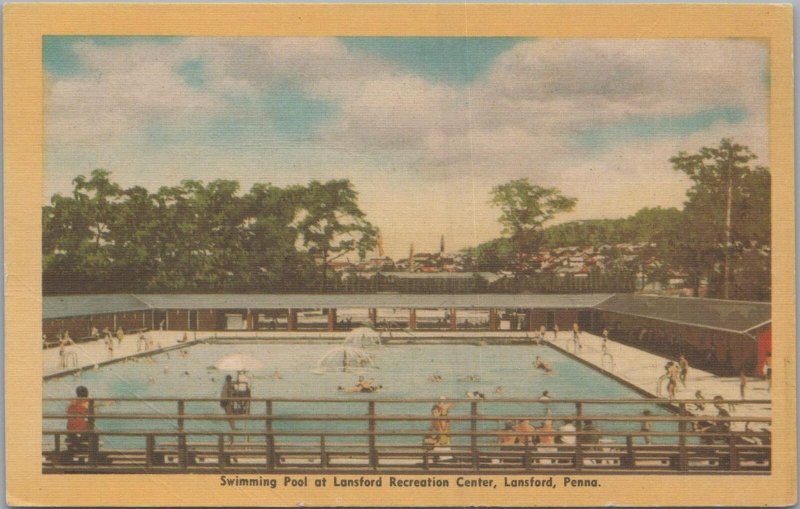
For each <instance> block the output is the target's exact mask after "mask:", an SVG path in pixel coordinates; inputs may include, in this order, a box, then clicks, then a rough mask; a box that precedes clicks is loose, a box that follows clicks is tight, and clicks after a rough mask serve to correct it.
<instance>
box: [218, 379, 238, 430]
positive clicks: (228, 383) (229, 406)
mask: <svg viewBox="0 0 800 509" xmlns="http://www.w3.org/2000/svg"><path fill="white" fill-rule="evenodd" d="M235 392H236V388H235V387H234V385H233V377H232V376H231V375H226V376H225V384H224V385H223V386H222V391H221V392H220V394H219V406H221V407H222V409H223V410H224V411H225V415H227V416H229V417H230V418H229V419H228V425H229V426H230V427H231V430H232V431H236V421H234V419H233V414H234V411H233V405H234V402H233V400H232V399H231V398H233V397H234V394H235ZM230 442H231V443H233V435H231V438H230Z"/></svg>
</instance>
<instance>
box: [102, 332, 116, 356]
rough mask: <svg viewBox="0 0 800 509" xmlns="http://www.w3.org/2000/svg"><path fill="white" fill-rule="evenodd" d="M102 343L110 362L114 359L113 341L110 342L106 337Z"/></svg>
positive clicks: (109, 338)
mask: <svg viewBox="0 0 800 509" xmlns="http://www.w3.org/2000/svg"><path fill="white" fill-rule="evenodd" d="M104 342H105V344H106V350H107V351H108V360H111V359H113V358H114V340H112V339H111V337H107V338H106V339H105V340H104Z"/></svg>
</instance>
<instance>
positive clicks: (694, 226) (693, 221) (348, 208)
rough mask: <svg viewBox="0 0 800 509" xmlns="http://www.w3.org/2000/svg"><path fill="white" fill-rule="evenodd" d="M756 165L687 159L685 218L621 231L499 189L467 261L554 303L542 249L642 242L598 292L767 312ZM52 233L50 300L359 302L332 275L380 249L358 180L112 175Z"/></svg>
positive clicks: (649, 215)
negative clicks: (183, 296)
mask: <svg viewBox="0 0 800 509" xmlns="http://www.w3.org/2000/svg"><path fill="white" fill-rule="evenodd" d="M755 159H756V156H755V154H753V153H752V152H750V150H749V149H748V148H747V147H746V146H743V145H740V144H737V143H734V142H733V141H732V140H729V139H723V140H722V141H721V142H720V144H719V145H718V146H716V147H702V148H701V149H700V150H699V151H698V152H697V153H694V154H687V153H679V154H678V155H676V156H675V157H673V158H671V160H670V162H671V164H672V166H673V168H674V169H675V170H676V171H679V172H681V173H683V174H685V175H686V176H687V177H688V178H689V180H690V181H691V186H690V188H689V189H688V191H687V195H686V202H685V203H684V207H683V209H681V210H679V209H676V208H669V209H662V208H644V209H642V210H640V211H638V212H637V213H636V214H634V215H633V216H631V217H628V218H622V219H601V220H586V221H573V222H567V223H563V224H556V225H549V224H548V223H551V222H552V221H553V220H554V219H555V218H556V217H557V216H558V215H559V214H562V213H564V212H568V211H570V210H572V209H573V208H574V207H575V205H576V203H577V200H576V199H575V198H571V197H568V196H564V195H563V194H562V193H561V191H559V190H558V189H556V188H547V187H542V186H538V185H535V184H533V183H531V182H530V181H529V180H528V179H518V180H513V181H510V182H507V183H504V184H501V185H498V186H496V187H494V188H493V190H492V192H491V200H492V203H493V204H494V205H495V206H496V207H498V208H499V209H500V211H501V217H500V223H501V225H502V227H503V236H502V237H499V238H497V239H493V240H490V241H488V242H485V243H483V244H480V245H478V246H476V247H474V248H469V249H467V250H465V251H466V254H467V255H468V257H467V258H468V259H471V260H472V262H471V264H470V265H469V266H468V267H465V268H466V269H467V270H475V271H487V272H500V271H508V272H510V273H512V274H513V280H511V281H504V282H503V285H505V286H504V288H506V287H507V289H508V290H509V291H542V288H539V287H540V286H541V287H543V285H544V286H548V285H549V286H548V287H552V288H557V287H558V284H560V283H559V281H557V280H553V281H551V279H552V278H549V279H548V278H544V279H543V275H542V274H537V273H536V268H535V266H533V265H531V264H530V263H529V261H530V259H531V257H532V256H535V255H536V254H537V253H538V252H539V250H541V249H543V248H558V247H566V246H578V247H587V246H595V247H597V246H602V245H605V244H608V245H612V246H613V245H616V244H619V243H633V242H635V243H644V244H646V248H645V249H643V250H642V251H641V252H639V253H638V256H637V257H635V258H636V259H633V260H631V259H630V256H623V253H618V252H616V251H612V257H611V259H610V260H608V261H607V263H606V264H605V267H604V269H603V274H602V276H603V277H602V278H600V274H597V273H593V274H590V275H589V276H590V277H591V278H593V279H592V280H593V281H595V280H596V281H602V282H603V283H602V284H603V285H611V286H613V285H615V284H617V283H615V281H619V282H622V283H624V284H623V286H625V287H626V288H627V287H628V286H629V281H630V280H631V275H632V274H634V273H638V272H642V271H644V272H645V274H644V275H645V277H646V278H647V279H648V281H666V280H668V279H669V277H670V274H671V273H672V272H674V271H679V272H682V273H685V274H686V278H687V281H688V283H689V285H690V286H691V287H692V288H693V289H694V291H695V294H697V292H699V289H700V286H701V284H702V283H704V282H705V283H706V284H707V287H708V295H709V296H714V297H720V298H737V299H747V300H769V298H770V288H771V284H770V276H771V272H770V257H769V246H770V232H771V228H770V174H769V170H768V169H767V168H764V167H761V166H755V165H753V164H752V162H753V161H754V160H755ZM42 225H43V238H42V254H43V291H44V293H45V294H67V293H122V292H179V291H184V292H202V291H208V292H225V291H227V292H233V291H237V292H320V291H321V292H326V291H353V289H352V288H350V286H352V287H353V288H360V287H361V286H360V285H356V284H349V283H345V282H343V281H342V280H341V278H340V276H339V275H337V274H334V273H333V271H330V270H329V264H330V263H331V262H332V261H334V260H336V259H338V258H340V257H343V256H345V255H347V254H349V253H356V254H358V256H359V257H361V258H362V259H363V258H364V257H365V256H366V254H367V253H368V252H369V251H370V250H372V249H373V248H374V247H375V246H376V244H377V237H378V229H377V228H376V227H375V226H374V225H372V224H371V223H370V222H369V221H368V220H367V218H366V215H365V213H364V212H363V211H362V210H361V209H360V208H359V206H358V193H357V192H356V190H355V189H354V187H353V185H352V183H351V182H349V181H348V180H330V181H327V182H318V181H312V182H309V183H308V184H306V185H291V186H286V187H278V186H274V185H271V184H255V185H253V186H252V188H251V189H250V190H249V191H247V192H245V193H242V192H241V190H240V186H239V183H238V182H235V181H231V180H224V179H220V180H215V181H213V182H210V183H203V182H201V181H198V180H184V181H182V182H181V183H180V184H179V185H175V186H165V187H161V188H159V189H158V190H157V191H156V192H150V191H148V190H147V189H145V188H143V187H140V186H134V187H131V188H128V189H124V188H122V187H121V186H120V185H119V184H117V183H115V182H113V181H112V179H111V174H110V172H108V171H106V170H102V169H98V170H95V171H93V172H92V173H91V174H90V175H89V176H88V177H86V176H78V177H77V178H75V179H74V181H73V189H72V192H71V194H69V195H61V194H56V195H54V196H53V197H52V198H51V200H50V204H49V205H47V206H44V207H43V209H42ZM616 255H619V256H616ZM653 259H655V260H657V263H649V264H646V265H645V264H644V263H643V262H644V261H645V260H653ZM543 281H544V282H543ZM545 283H546V284H545ZM622 283H620V284H622ZM570 284H571V283H570ZM348 285H349V286H348ZM531 285H533V286H531Z"/></svg>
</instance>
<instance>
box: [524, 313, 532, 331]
mask: <svg viewBox="0 0 800 509" xmlns="http://www.w3.org/2000/svg"><path fill="white" fill-rule="evenodd" d="M525 319H526V320H528V332H531V331H532V330H533V310H532V309H526V310H525Z"/></svg>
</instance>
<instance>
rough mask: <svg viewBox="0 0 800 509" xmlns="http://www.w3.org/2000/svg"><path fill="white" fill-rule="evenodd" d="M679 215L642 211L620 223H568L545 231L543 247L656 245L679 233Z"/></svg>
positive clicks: (673, 211)
mask: <svg viewBox="0 0 800 509" xmlns="http://www.w3.org/2000/svg"><path fill="white" fill-rule="evenodd" d="M681 218H682V213H681V211H680V210H678V209H676V208H668V209H662V208H661V207H656V208H643V209H641V210H639V211H638V212H637V213H636V214H634V215H632V216H630V217H625V218H620V219H589V220H583V221H570V222H568V223H561V224H557V225H553V226H550V227H548V228H546V229H545V230H544V242H543V247H548V248H556V247H564V246H579V247H583V246H602V245H604V244H608V245H615V244H621V243H624V242H657V241H660V240H662V239H669V238H674V237H676V236H677V235H679V233H680V224H681V220H682V219H681Z"/></svg>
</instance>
